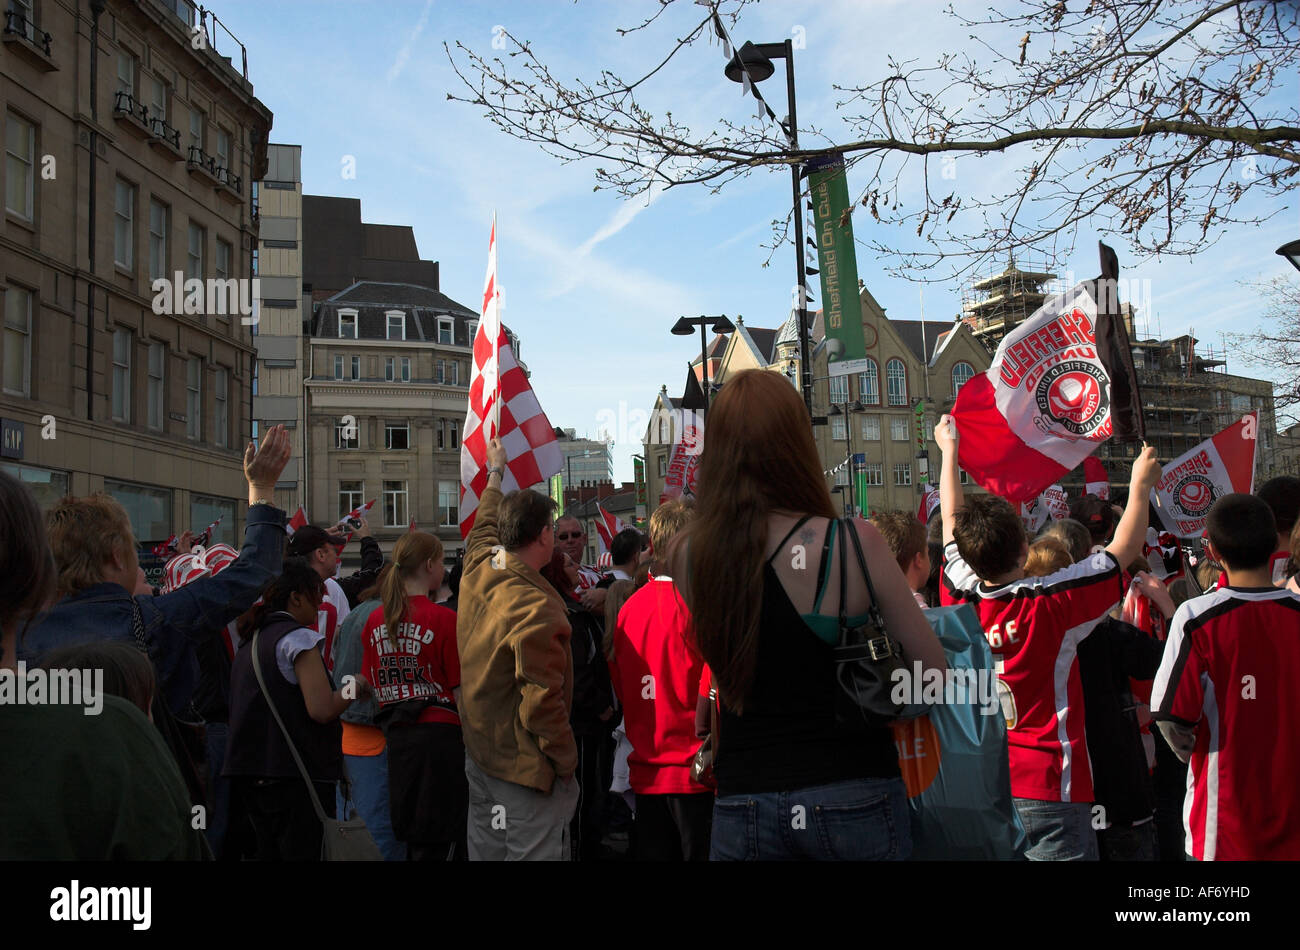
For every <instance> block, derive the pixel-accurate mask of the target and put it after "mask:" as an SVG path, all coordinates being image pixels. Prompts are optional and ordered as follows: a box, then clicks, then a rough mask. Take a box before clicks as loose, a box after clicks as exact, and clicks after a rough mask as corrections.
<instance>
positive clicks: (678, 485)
mask: <svg viewBox="0 0 1300 950" xmlns="http://www.w3.org/2000/svg"><path fill="white" fill-rule="evenodd" d="M703 450H704V424H703V423H702V422H701V421H700V420H698V419H697V418H696V417H695V414H694V413H693V412H683V413H682V426H681V438H679V439H678V440H677V444H676V445H674V446H673V454H672V457H671V458H670V459H669V460H668V475H667V477H666V478H665V479H664V491H663V494H662V495H661V496H660V499H659V501H660V504H662V503H663V502H665V501H671V500H672V499H674V498H694V497H695V482H696V479H697V478H698V477H699V472H700V453H701V452H702V451H703Z"/></svg>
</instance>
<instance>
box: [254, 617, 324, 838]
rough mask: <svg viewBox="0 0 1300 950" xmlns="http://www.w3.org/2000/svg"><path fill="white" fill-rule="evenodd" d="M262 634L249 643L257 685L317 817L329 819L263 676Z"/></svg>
mask: <svg viewBox="0 0 1300 950" xmlns="http://www.w3.org/2000/svg"><path fill="white" fill-rule="evenodd" d="M261 635H262V631H261V630H259V631H257V633H255V634H253V642H252V643H251V644H249V649H250V650H252V651H253V673H254V674H256V676H257V685H258V686H260V687H261V688H262V695H263V696H265V697H266V704H267V705H268V706H270V707H271V715H273V716H274V717H275V721H276V722H277V723H279V724H280V731H281V732H282V733H284V741H285V742H287V743H288V744H289V751H290V752H291V753H292V754H293V761H294V762H295V763H296V764H297V766H298V771H299V772H300V773H301V774H302V780H303V781H304V782H306V783H307V793H308V794H309V795H311V804H312V807H313V808H315V809H316V817H317V818H319V819H320V820H321V821H322V822H325V821H328V820H329V816H328V815H326V814H325V809H324V808H322V807H321V804H320V798H318V797H317V795H316V786H315V784H313V783H312V780H311V776H310V775H308V774H307V766H305V765H303V764H302V757H301V756H300V755H298V747H297V746H296V745H294V744H293V737H292V736H290V735H289V728H288V726H286V725H285V724H284V720H283V719H281V718H280V710H279V709H277V708H276V707H275V700H274V699H272V698H271V691H270V690H268V689H267V688H266V680H265V679H264V678H263V677H262V661H261V660H260V659H259V658H258V655H257V638H258V637H260V636H261Z"/></svg>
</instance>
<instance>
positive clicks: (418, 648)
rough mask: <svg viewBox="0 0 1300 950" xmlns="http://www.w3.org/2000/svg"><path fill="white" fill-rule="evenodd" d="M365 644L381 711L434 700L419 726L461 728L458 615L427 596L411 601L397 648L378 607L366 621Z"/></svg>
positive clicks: (365, 662)
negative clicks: (452, 725) (433, 724)
mask: <svg viewBox="0 0 1300 950" xmlns="http://www.w3.org/2000/svg"><path fill="white" fill-rule="evenodd" d="M361 644H362V656H361V669H362V672H363V674H364V675H365V677H366V679H367V680H369V682H370V685H371V686H373V687H374V690H375V701H376V702H377V703H378V704H379V708H380V709H383V708H384V707H386V706H393V705H395V704H397V703H404V702H410V701H411V700H430V701H431V703H430V705H429V706H427V707H426V708H425V709H424V710H423V711H422V712H421V713H420V716H419V719H418V720H417V721H418V722H449V723H455V724H456V725H460V716H459V715H457V713H456V700H455V697H454V695H453V693H452V690H453V689H455V688H456V687H457V686H459V685H460V655H459V654H458V653H457V652H456V614H455V612H454V611H451V610H448V609H447V608H446V607H439V606H438V605H437V604H435V603H434V602H433V601H431V600H429V598H428V597H425V596H422V595H420V596H416V597H412V598H411V599H410V601H409V602H408V604H407V608H406V613H404V614H402V622H401V623H400V624H399V625H398V631H397V637H396V643H394V642H393V641H392V640H390V639H389V637H388V628H387V627H386V626H385V625H384V608H382V607H376V608H375V609H374V611H372V612H371V614H370V616H369V617H367V618H366V627H365V630H364V631H363V632H362V634H361Z"/></svg>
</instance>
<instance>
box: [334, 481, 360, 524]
mask: <svg viewBox="0 0 1300 950" xmlns="http://www.w3.org/2000/svg"><path fill="white" fill-rule="evenodd" d="M365 487H366V483H365V482H339V517H340V518H342V517H343V516H344V515H346V514H347V513H348V512H350V511H355V510H356V509H357V508H360V507H361V506H362V505H363V504H365V502H364V501H362V495H364V494H365Z"/></svg>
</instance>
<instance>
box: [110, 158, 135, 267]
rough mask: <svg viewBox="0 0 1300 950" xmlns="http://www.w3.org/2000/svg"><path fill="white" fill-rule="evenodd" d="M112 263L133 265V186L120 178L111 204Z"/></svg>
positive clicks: (123, 265) (120, 265) (125, 265)
mask: <svg viewBox="0 0 1300 950" xmlns="http://www.w3.org/2000/svg"><path fill="white" fill-rule="evenodd" d="M113 263H114V264H116V265H117V266H118V267H125V268H126V269H127V270H130V269H131V268H133V267H135V186H134V185H131V184H129V183H128V182H125V181H123V180H122V179H120V178H119V179H118V180H117V190H116V193H115V200H114V206H113Z"/></svg>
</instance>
